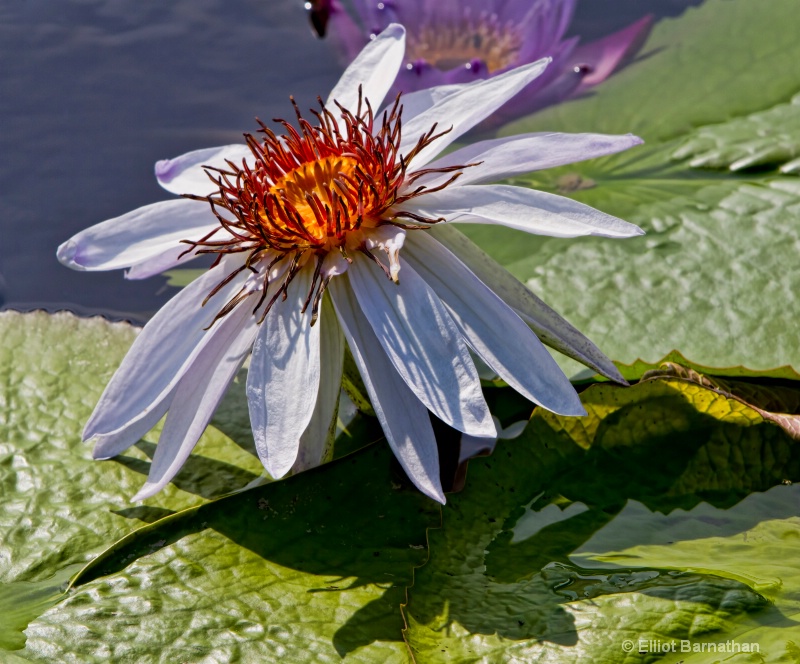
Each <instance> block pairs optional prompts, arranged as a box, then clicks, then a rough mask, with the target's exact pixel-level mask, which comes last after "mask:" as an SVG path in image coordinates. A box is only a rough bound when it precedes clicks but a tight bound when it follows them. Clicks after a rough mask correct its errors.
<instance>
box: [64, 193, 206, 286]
mask: <svg viewBox="0 0 800 664" xmlns="http://www.w3.org/2000/svg"><path fill="white" fill-rule="evenodd" d="M218 226H219V223H218V222H217V220H216V218H215V217H214V215H213V214H211V210H210V209H209V207H208V205H206V204H203V203H200V202H198V201H188V200H177V201H175V200H173V201H163V202H161V203H153V204H152V205H145V206H144V207H140V208H138V209H136V210H133V211H132V212H128V213H127V214H123V215H122V216H121V217H115V218H114V219H109V220H108V221H103V222H101V223H99V224H95V225H94V226H90V227H89V228H87V229H86V230H83V231H81V232H80V233H78V234H77V235H74V236H73V237H71V238H70V239H69V240H67V241H66V242H64V244H62V245H61V246H60V247H59V248H58V253H57V255H58V260H60V261H61V262H62V263H63V264H64V265H66V266H68V267H71V268H72V269H73V270H118V269H120V268H125V267H130V266H132V265H137V264H139V263H143V262H145V261H148V260H150V259H153V258H154V257H156V256H159V255H161V254H163V253H164V252H165V251H167V250H174V249H175V248H182V249H183V250H186V249H188V248H189V247H188V246H187V245H181V244H180V242H181V240H187V239H189V240H195V239H199V238H201V237H203V236H204V235H206V234H207V233H210V232H211V231H213V230H214V229H215V228H217V227H218Z"/></svg>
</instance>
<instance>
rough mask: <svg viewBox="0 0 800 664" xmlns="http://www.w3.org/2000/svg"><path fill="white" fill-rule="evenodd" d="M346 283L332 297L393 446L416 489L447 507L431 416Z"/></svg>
mask: <svg viewBox="0 0 800 664" xmlns="http://www.w3.org/2000/svg"><path fill="white" fill-rule="evenodd" d="M346 281H347V277H342V278H341V279H339V280H337V281H334V282H332V283H331V295H332V296H333V302H334V304H335V305H336V312H337V313H338V315H339V320H340V321H341V324H342V329H343V330H344V334H345V337H346V338H347V343H348V345H349V346H350V350H351V351H352V353H353V358H354V359H355V361H356V365H357V366H358V370H359V372H360V373H361V377H362V378H363V380H364V385H365V387H366V388H367V392H368V393H369V398H370V401H371V402H372V407H373V408H374V409H375V414H376V415H377V416H378V420H379V421H380V423H381V427H382V428H383V432H384V433H385V434H386V439H387V441H388V442H389V446H390V447H391V448H392V451H393V452H394V454H395V456H396V457H397V460H398V461H399V462H400V465H401V466H402V467H403V470H405V471H406V474H407V475H408V477H409V479H410V480H411V481H412V482H413V483H414V484H415V486H416V487H417V488H418V489H419V490H420V491H422V493H424V494H425V495H426V496H429V497H430V498H433V499H434V500H436V501H438V502H440V503H444V502H445V497H444V492H443V491H442V484H441V480H440V479H439V456H438V449H437V446H436V438H435V436H434V434H433V427H432V426H431V422H430V419H429V417H428V411H427V410H426V408H425V406H423V405H422V403H420V401H419V399H417V397H416V395H415V394H414V393H413V392H412V391H411V390H410V389H408V387H407V386H406V383H405V382H404V381H403V380H402V379H401V378H400V376H399V375H398V374H397V372H396V371H395V368H394V366H393V365H392V363H391V362H390V361H389V358H388V357H387V356H386V353H385V352H384V351H383V348H382V347H381V344H380V342H379V341H378V339H377V338H376V337H375V333H374V332H373V331H372V328H371V326H370V325H369V323H368V322H367V321H366V320H365V319H364V318H363V316H362V314H361V312H360V311H359V309H360V307H359V305H358V303H357V302H356V300H355V296H354V294H353V292H352V291H351V290H350V289H349V288H348V287H347V283H346Z"/></svg>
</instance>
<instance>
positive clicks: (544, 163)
mask: <svg viewBox="0 0 800 664" xmlns="http://www.w3.org/2000/svg"><path fill="white" fill-rule="evenodd" d="M641 143H642V139H641V138H639V137H638V136H634V135H633V134H623V135H621V136H610V135H606V134H524V135H522V136H509V137H506V138H495V139H492V140H489V141H480V142H479V143H473V144H471V145H467V146H466V147H463V148H460V149H458V150H455V151H454V152H451V153H449V154H447V155H446V156H444V157H442V158H441V159H437V160H436V161H434V162H431V163H430V164H429V167H430V168H446V167H448V166H456V165H465V164H477V165H476V166H472V167H470V168H466V169H464V171H463V173H462V175H461V176H460V177H459V178H458V184H459V185H465V184H480V183H483V182H497V181H498V180H504V179H506V178H510V177H512V176H515V175H522V174H524V173H530V172H531V171H538V170H542V169H545V168H555V167H556V166H563V165H564V164H572V163H574V162H577V161H583V160H585V159H594V158H596V157H603V156H605V155H609V154H614V153H616V152H621V151H622V150H627V149H628V148H631V147H633V146H635V145H639V144H641ZM447 179H448V175H447V174H436V175H433V176H429V177H425V176H423V177H421V178H420V179H419V180H418V181H417V182H415V185H421V184H424V185H426V186H428V187H435V186H437V185H439V184H441V183H443V182H445V181H446V180H447Z"/></svg>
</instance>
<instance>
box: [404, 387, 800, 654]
mask: <svg viewBox="0 0 800 664" xmlns="http://www.w3.org/2000/svg"><path fill="white" fill-rule="evenodd" d="M581 398H582V401H583V403H584V406H585V407H586V409H587V412H588V416H587V417H584V418H567V417H561V416H557V415H554V414H552V413H547V412H546V411H543V410H542V409H537V410H536V411H535V412H534V415H533V418H532V419H531V422H530V424H529V426H528V428H527V429H526V431H525V432H524V433H523V434H522V436H521V437H520V438H518V439H516V440H514V441H510V442H501V443H499V444H498V447H497V449H496V450H495V452H494V454H493V455H492V456H491V457H487V458H484V459H473V460H472V461H471V462H470V471H469V473H470V477H469V480H468V482H467V487H466V489H465V490H464V492H463V493H462V494H458V495H454V496H452V497H451V498H450V500H449V502H448V504H447V506H445V508H444V510H443V527H442V529H441V530H435V531H431V534H430V550H431V554H430V560H429V562H428V564H427V565H426V566H425V567H423V568H421V569H419V570H417V572H416V574H415V580H414V585H413V586H412V587H411V588H410V589H409V601H408V604H407V606H406V607H405V608H404V615H405V617H406V621H407V629H406V632H405V634H406V639H407V641H408V643H409V647H410V648H411V650H412V652H413V653H414V655H415V656H416V657H417V659H418V661H426V662H438V661H442V662H444V661H537V662H559V663H563V662H566V663H571V662H587V663H588V662H623V661H624V662H630V663H633V662H651V661H654V660H655V659H657V658H658V657H660V656H661V655H662V653H654V652H653V651H647V650H646V648H647V646H645V652H639V649H640V648H639V645H638V644H639V639H644V640H645V641H649V642H653V643H656V642H659V643H672V642H675V643H676V644H678V645H680V643H681V642H682V641H688V642H690V643H692V644H694V643H700V644H702V643H706V644H708V643H720V642H726V641H729V640H732V641H736V642H739V643H744V642H747V643H751V642H753V641H759V642H760V643H761V648H762V650H761V655H764V657H763V660H761V659H760V660H758V661H769V662H777V661H791V660H781V659H780V658H781V657H783V656H784V655H785V653H786V652H788V650H787V648H788V647H789V646H787V645H786V644H787V641H789V640H790V637H791V635H793V634H794V635H796V634H797V631H796V629H795V628H796V626H800V623H798V622H797V619H798V617H800V561H798V559H797V556H796V555H795V553H796V546H797V544H796V543H797V541H798V538H800V518H798V517H797V516H795V515H796V512H797V510H796V505H797V500H798V498H800V490H799V489H798V486H797V485H791V481H792V480H797V479H800V444H798V443H797V442H795V441H794V440H793V439H792V438H791V437H790V436H788V435H786V433H785V432H784V431H783V430H782V429H781V428H780V427H778V426H774V425H773V424H772V423H770V422H768V421H767V420H765V419H764V417H762V415H761V414H759V412H758V411H756V410H754V409H752V408H750V407H749V406H748V405H746V404H744V403H742V401H741V400H740V399H737V398H731V397H729V396H725V395H723V394H720V393H719V391H716V390H715V389H712V388H709V387H707V386H704V385H701V384H699V383H695V382H688V381H686V380H685V379H679V378H677V377H675V376H653V377H652V378H650V379H647V380H645V381H643V382H641V383H639V384H637V385H635V386H634V387H631V388H620V387H617V386H612V385H594V386H591V387H589V388H588V389H587V390H585V391H584V392H583V393H582V394H581ZM785 483H786V484H785ZM757 492H765V493H757ZM665 524H669V527H667V526H666V525H665ZM667 533H669V534H667ZM643 551H646V552H647V555H641V552H643ZM720 552H723V553H722V554H721V553H720ZM724 552H731V555H730V556H727V555H724ZM765 556H766V557H765ZM765 560H775V561H780V563H779V564H776V565H774V566H772V565H770V566H769V567H765V563H764V561H765ZM630 644H633V645H635V647H632V648H631V649H630V650H628V649H627V648H628V646H629V645H630ZM704 656H705V657H706V659H703V658H702V657H701V656H695V659H693V660H688V659H687V660H686V661H695V662H708V661H713V660H711V659H708V658H707V657H708V653H707V651H706V653H705V655H704ZM668 657H672V655H669V656H668ZM679 659H680V658H679V657H677V656H676V657H675V658H673V659H668V658H665V659H664V661H675V662H677V661H678V660H679ZM659 661H661V660H659ZM743 661H748V660H743Z"/></svg>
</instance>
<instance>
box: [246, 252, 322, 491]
mask: <svg viewBox="0 0 800 664" xmlns="http://www.w3.org/2000/svg"><path fill="white" fill-rule="evenodd" d="M312 263H313V261H311V262H309V263H308V264H307V265H306V266H305V267H304V268H303V269H302V270H300V272H299V273H298V274H297V275H296V276H295V278H294V279H293V280H292V282H291V283H290V284H289V288H288V290H287V298H286V300H280V299H279V300H278V302H276V303H275V305H274V306H273V307H272V310H271V311H270V312H269V314H267V317H266V318H265V319H264V322H263V323H262V324H261V329H260V330H259V333H258V336H257V337H256V341H255V344H254V345H253V358H252V360H251V362H250V368H249V370H248V375H247V400H248V404H249V407H250V423H251V425H252V427H253V437H254V439H255V443H256V451H257V452H258V456H259V457H260V458H261V461H262V463H263V464H264V467H265V468H266V469H267V471H268V472H269V474H270V475H272V477H274V478H276V479H277V478H279V477H283V476H284V475H285V474H286V473H287V472H288V471H289V469H290V468H291V467H292V464H294V462H295V459H296V458H297V450H298V446H299V444H300V436H301V435H302V433H303V431H304V430H305V429H306V427H307V426H308V423H309V421H310V420H311V414H312V413H313V411H314V404H315V403H316V401H317V393H318V391H319V380H320V355H319V353H320V338H319V337H320V332H319V325H313V326H312V325H311V307H308V309H306V311H305V313H301V312H300V309H301V308H302V306H303V303H304V302H305V300H306V297H307V296H308V292H309V289H310V288H311V279H312V275H313V272H314V267H313V264H312Z"/></svg>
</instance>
